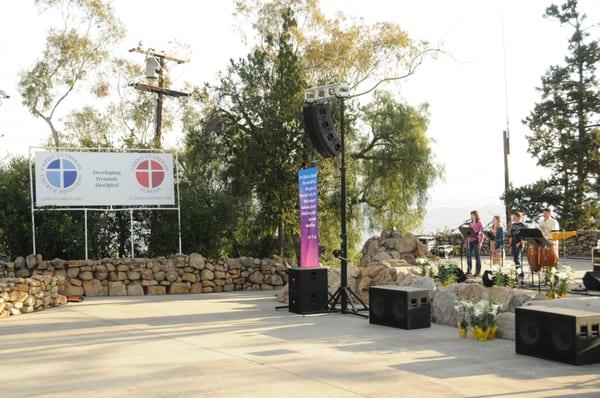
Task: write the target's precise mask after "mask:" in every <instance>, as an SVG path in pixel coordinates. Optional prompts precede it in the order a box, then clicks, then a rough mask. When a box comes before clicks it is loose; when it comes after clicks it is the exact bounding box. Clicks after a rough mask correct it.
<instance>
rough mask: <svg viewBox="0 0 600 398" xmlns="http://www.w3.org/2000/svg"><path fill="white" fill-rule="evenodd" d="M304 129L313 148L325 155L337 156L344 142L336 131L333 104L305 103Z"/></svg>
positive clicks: (327, 156)
mask: <svg viewBox="0 0 600 398" xmlns="http://www.w3.org/2000/svg"><path fill="white" fill-rule="evenodd" d="M303 114H304V131H305V133H306V135H308V139H309V140H310V142H311V144H312V146H313V148H314V149H315V150H316V151H317V152H319V154H320V155H321V156H323V157H326V158H330V157H335V156H336V155H337V154H338V153H339V152H340V151H341V149H342V144H341V141H340V139H339V137H338V136H337V134H336V132H335V126H334V124H333V118H332V115H331V104H319V103H308V104H304V108H303Z"/></svg>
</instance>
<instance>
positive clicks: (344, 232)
mask: <svg viewBox="0 0 600 398" xmlns="http://www.w3.org/2000/svg"><path fill="white" fill-rule="evenodd" d="M344 130H345V128H344V99H343V98H340V144H341V146H342V148H341V164H340V183H341V185H342V186H341V203H340V205H341V207H342V209H341V210H342V211H341V213H342V226H341V232H342V234H341V238H342V247H341V249H342V256H341V259H340V262H341V267H342V269H341V282H340V285H341V288H342V289H345V288H346V287H347V286H348V280H347V279H348V260H347V258H348V234H347V220H346V147H345V142H344V135H345V131H344ZM341 298H342V300H341V310H342V313H344V312H346V311H347V309H348V300H347V297H346V295H345V294H342V297H341Z"/></svg>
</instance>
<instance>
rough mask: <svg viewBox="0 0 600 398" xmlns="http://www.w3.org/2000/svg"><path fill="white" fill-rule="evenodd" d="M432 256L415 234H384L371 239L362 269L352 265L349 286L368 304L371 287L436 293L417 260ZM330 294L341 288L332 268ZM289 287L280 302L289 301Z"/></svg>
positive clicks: (282, 291)
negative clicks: (404, 288)
mask: <svg viewBox="0 0 600 398" xmlns="http://www.w3.org/2000/svg"><path fill="white" fill-rule="evenodd" d="M423 256H427V257H430V256H431V255H430V254H429V253H428V252H427V248H426V247H425V245H423V244H422V243H421V242H419V240H418V239H417V237H416V236H415V235H413V234H410V233H408V234H405V235H401V234H400V233H398V232H383V233H382V234H381V235H380V236H376V237H372V238H370V239H369V240H367V241H366V242H365V244H364V246H363V248H362V257H361V260H360V263H359V266H358V267H355V266H353V265H350V264H349V265H348V286H350V287H351V288H352V289H353V290H354V291H355V292H356V293H357V294H358V296H359V297H360V298H361V299H362V300H363V301H364V302H365V303H368V301H369V286H380V285H401V286H414V287H420V288H424V289H430V290H435V283H434V282H433V280H431V278H428V277H424V276H421V268H420V267H418V266H416V258H417V257H423ZM327 276H328V284H329V293H332V294H333V293H334V292H335V290H337V288H338V287H339V285H340V270H339V269H338V268H328V274H327ZM287 292H288V290H287V286H286V287H284V289H283V290H281V291H280V292H279V293H278V294H277V300H278V301H280V302H287V299H288V293H287Z"/></svg>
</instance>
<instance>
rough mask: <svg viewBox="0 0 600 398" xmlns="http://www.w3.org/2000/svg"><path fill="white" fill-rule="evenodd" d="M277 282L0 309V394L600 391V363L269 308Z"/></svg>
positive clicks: (434, 331)
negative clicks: (257, 288) (0, 312)
mask: <svg viewBox="0 0 600 398" xmlns="http://www.w3.org/2000/svg"><path fill="white" fill-rule="evenodd" d="M275 304H276V303H275V302H274V301H273V292H234V293H220V294H205V295H184V296H145V297H123V298H117V297H112V298H108V297H107V298H90V299H87V300H86V301H85V302H83V303H78V304H67V305H66V306H63V307H60V308H54V309H49V310H46V311H42V312H39V313H33V314H27V315H21V316H15V317H10V318H7V319H2V320H0V397H3V398H4V397H7V398H8V397H10V398H17V397H103V398H106V397H170V398H179V397H302V398H307V397H319V398H320V397H486V398H491V397H559V396H560V397H599V396H600V364H598V365H590V366H584V367H575V366H571V365H564V364H559V363H555V362H550V361H544V360H540V359H535V358H530V357H524V356H517V355H516V354H515V353H514V343H513V342H512V341H505V340H495V341H491V342H484V343H482V342H476V341H473V340H471V339H466V340H460V339H459V338H458V337H457V333H456V329H454V328H451V327H446V326H438V325H433V326H432V327H431V329H422V330H413V331H403V330H398V329H393V328H388V327H382V326H375V325H369V323H368V321H367V320H365V319H361V318H357V317H353V316H348V315H339V314H328V315H313V316H300V315H295V314H290V313H289V312H287V311H285V310H284V311H278V312H276V311H275V310H274V306H275Z"/></svg>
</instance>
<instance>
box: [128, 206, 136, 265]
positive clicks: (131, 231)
mask: <svg viewBox="0 0 600 398" xmlns="http://www.w3.org/2000/svg"><path fill="white" fill-rule="evenodd" d="M129 225H130V228H131V230H130V235H131V258H134V257H135V247H134V239H133V209H129Z"/></svg>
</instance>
